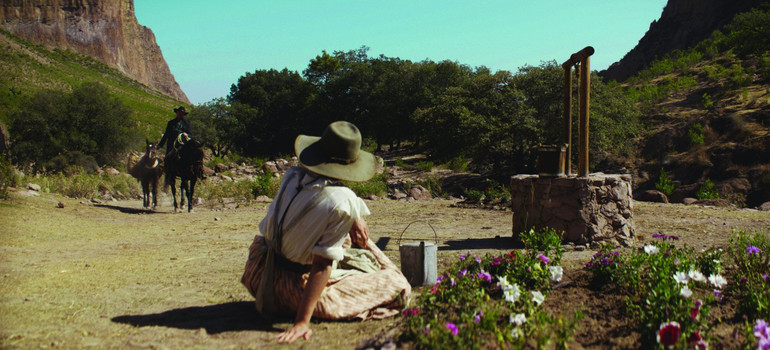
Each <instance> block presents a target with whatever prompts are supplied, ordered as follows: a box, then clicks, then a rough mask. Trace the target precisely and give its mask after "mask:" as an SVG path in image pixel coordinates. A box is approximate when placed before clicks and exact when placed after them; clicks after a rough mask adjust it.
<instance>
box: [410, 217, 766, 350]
mask: <svg viewBox="0 0 770 350" xmlns="http://www.w3.org/2000/svg"><path fill="white" fill-rule="evenodd" d="M521 237H522V241H523V242H524V245H525V249H522V250H513V251H511V252H509V253H507V254H503V255H497V256H495V255H486V256H483V257H480V256H476V255H473V254H472V253H470V252H469V253H465V254H461V255H460V258H459V259H458V261H456V262H455V263H454V264H452V265H451V266H450V268H448V270H447V271H446V273H444V274H443V275H442V276H441V278H440V279H439V281H438V282H437V283H436V285H435V286H433V287H432V288H431V289H430V290H428V291H426V292H425V293H424V294H423V295H422V296H421V297H420V298H419V300H417V302H416V303H414V305H413V306H412V307H411V308H409V309H406V310H405V311H404V313H403V319H402V328H403V331H402V336H401V341H402V342H409V343H411V344H412V345H413V346H414V347H416V348H479V347H484V348H541V347H556V348H566V347H567V346H568V344H570V342H572V341H573V340H572V339H573V338H574V337H575V336H576V334H578V333H580V332H582V331H583V330H582V328H584V327H582V321H581V319H582V318H583V317H584V315H585V314H586V313H589V314H590V315H591V317H594V316H595V314H594V312H595V310H591V309H589V308H588V307H586V306H584V307H582V308H580V307H578V308H574V307H570V308H565V309H569V310H568V311H564V310H561V308H560V307H558V306H557V307H554V306H551V307H544V305H545V304H548V303H551V304H552V305H558V304H559V302H560V301H561V300H558V299H555V300H553V301H551V300H550V299H551V298H550V297H549V295H550V293H551V292H552V291H554V290H557V291H558V292H559V293H562V294H561V295H564V294H563V293H567V292H566V291H565V290H567V289H569V288H571V287H569V286H567V287H565V285H569V284H570V283H569V282H567V283H560V282H562V281H561V280H562V278H563V276H564V274H565V271H564V269H563V268H562V267H561V266H560V260H561V255H562V252H561V245H560V243H559V239H558V238H559V234H557V233H556V232H554V231H553V230H548V229H547V230H543V231H541V232H535V231H530V232H529V233H528V234H527V233H525V234H522V235H521ZM678 243H679V242H678V240H677V237H674V236H667V235H663V234H659V235H655V237H654V241H653V242H652V243H651V244H647V245H645V246H644V247H641V248H639V249H636V250H629V251H624V252H620V251H616V250H613V249H612V248H611V247H604V248H602V249H601V250H600V251H599V252H597V253H596V254H594V255H593V256H592V257H591V258H590V260H589V261H587V262H585V265H584V266H585V267H584V272H582V273H581V275H580V276H583V277H584V279H586V280H588V281H584V282H586V285H587V287H588V288H589V289H588V291H589V293H590V294H593V295H592V296H591V297H593V298H607V299H612V298H616V299H615V300H617V298H618V297H620V298H622V299H620V300H622V302H619V303H617V304H619V305H616V307H617V308H618V309H621V311H620V312H617V313H616V314H614V315H613V317H621V318H623V320H622V322H624V323H625V324H626V325H627V327H628V330H630V331H631V332H633V333H635V334H638V336H637V337H634V338H633V339H630V340H627V341H628V342H631V344H634V345H627V347H631V348H634V347H636V348H656V347H658V348H664V347H665V348H677V349H692V348H698V349H704V348H708V347H709V344H711V345H712V348H714V347H719V345H720V344H721V345H725V344H726V343H725V342H727V344H728V346H733V347H735V346H740V347H744V348H760V349H767V348H770V330H769V329H770V328H768V326H767V323H766V322H765V321H766V320H768V319H770V314H768V306H769V302H770V294H768V293H770V292H769V290H770V278H769V277H768V274H770V265H768V261H769V260H768V259H769V258H768V257H769V256H770V239H769V238H768V233H767V232H743V231H735V232H734V234H733V236H732V238H731V240H730V247H729V249H728V251H727V254H724V252H723V251H722V250H719V249H715V248H714V249H706V250H704V251H701V252H695V251H693V249H691V248H687V247H686V246H683V247H678V246H677V244H678ZM570 273H572V272H571V271H570ZM576 274H577V273H576ZM557 287H559V289H557ZM559 293H557V294H559ZM727 319H730V320H733V321H732V323H733V324H735V325H737V326H736V327H735V331H734V332H733V333H734V336H733V337H732V339H727V340H725V339H722V338H721V337H718V336H715V335H712V331H713V330H714V328H715V326H716V325H717V324H719V323H720V322H722V321H723V320H727ZM734 320H739V321H734ZM741 320H742V321H741ZM591 321H592V322H594V321H595V320H591ZM599 344H604V345H608V346H609V344H612V343H611V342H607V341H605V342H604V343H599ZM583 345H588V344H583ZM594 345H597V344H596V343H594ZM600 347H601V346H600Z"/></svg>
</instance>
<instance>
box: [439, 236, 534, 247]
mask: <svg viewBox="0 0 770 350" xmlns="http://www.w3.org/2000/svg"><path fill="white" fill-rule="evenodd" d="M521 248H524V245H522V244H520V243H517V242H516V241H514V240H513V238H511V237H499V236H498V237H494V238H466V239H460V240H451V241H443V242H442V244H441V245H439V247H438V250H466V249H521Z"/></svg>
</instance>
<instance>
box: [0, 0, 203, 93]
mask: <svg viewBox="0 0 770 350" xmlns="http://www.w3.org/2000/svg"><path fill="white" fill-rule="evenodd" d="M0 25H2V27H3V28H4V29H5V30H7V31H9V32H11V33H13V34H14V35H17V36H19V37H22V38H25V39H26V40H29V41H31V42H33V43H37V44H41V45H44V46H46V47H49V48H59V49H69V50H72V51H75V52H78V53H81V54H85V55H89V56H92V57H94V58H96V59H98V60H100V61H102V62H104V63H105V64H107V65H109V66H111V67H115V68H116V69H118V70H120V71H121V72H123V73H124V74H126V75H127V76H129V77H131V78H133V79H135V80H137V81H139V82H140V83H142V84H145V85H147V86H148V87H150V88H152V89H155V90H158V91H160V92H162V93H164V94H167V95H169V96H171V97H173V98H176V99H178V100H181V101H184V102H188V103H189V100H188V99H187V96H186V95H185V93H184V92H183V91H182V89H181V88H180V87H179V84H178V83H177V82H176V80H175V79H174V76H173V75H172V74H171V71H170V70H169V68H168V64H166V60H165V59H163V54H162V53H161V51H160V47H159V46H158V44H157V43H156V42H155V35H154V34H153V33H152V31H151V30H150V29H149V28H147V27H145V26H142V25H140V24H139V23H138V22H137V20H136V15H135V14H134V1H133V0H3V1H2V2H0Z"/></svg>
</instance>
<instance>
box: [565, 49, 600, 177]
mask: <svg viewBox="0 0 770 350" xmlns="http://www.w3.org/2000/svg"><path fill="white" fill-rule="evenodd" d="M593 54H594V48H593V47H591V46H586V47H585V48H583V49H582V50H580V51H578V52H575V53H574V54H572V55H571V56H570V58H569V59H568V60H567V61H565V62H564V63H562V65H561V66H562V68H564V141H565V142H566V143H567V159H566V165H565V167H566V169H565V173H566V174H569V173H570V171H571V166H572V158H571V154H572V67H573V66H575V65H577V64H578V63H579V64H580V72H579V77H580V86H579V88H578V96H579V97H578V109H579V114H580V115H579V122H578V176H581V177H586V176H588V119H589V109H590V108H589V103H590V93H591V55H593Z"/></svg>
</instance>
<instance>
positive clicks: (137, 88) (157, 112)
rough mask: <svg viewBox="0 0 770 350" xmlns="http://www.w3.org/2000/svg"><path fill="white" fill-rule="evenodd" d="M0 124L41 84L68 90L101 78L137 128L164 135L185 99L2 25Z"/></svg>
mask: <svg viewBox="0 0 770 350" xmlns="http://www.w3.org/2000/svg"><path fill="white" fill-rule="evenodd" d="M0 71H2V72H3V74H0V123H7V122H8V118H9V116H10V115H11V114H12V113H13V112H14V111H15V110H17V109H18V108H19V107H20V106H21V104H22V103H23V101H24V99H25V98H26V97H29V96H31V95H33V94H34V93H35V92H36V91H38V90H41V89H53V90H59V91H70V90H71V89H72V88H73V87H75V86H79V85H80V84H82V83H83V82H91V81H96V82H99V83H102V84H103V85H104V86H105V87H106V88H107V89H109V90H110V92H111V93H112V94H114V95H115V96H117V97H118V98H119V99H120V100H122V101H123V103H124V104H126V105H127V106H128V107H130V108H131V110H132V111H133V113H134V115H133V117H134V119H135V120H136V122H137V125H138V127H139V131H140V132H141V133H142V134H143V136H146V137H149V138H150V139H151V140H156V139H158V138H160V133H161V132H162V131H163V127H164V125H165V122H166V121H167V120H168V119H170V118H172V117H173V113H172V110H173V108H174V107H175V106H179V105H180V104H184V103H182V102H180V101H178V100H176V99H174V98H171V97H169V96H167V95H165V94H163V93H160V92H158V91H156V90H154V89H151V88H149V87H147V86H145V85H143V84H141V83H139V82H137V81H135V80H133V79H131V78H129V77H126V76H125V75H124V74H123V73H121V72H120V71H118V70H117V69H114V68H111V67H109V66H107V65H106V64H104V63H102V62H99V61H97V60H96V59H94V58H92V57H89V56H85V55H81V54H77V53H74V52H72V51H69V50H59V49H54V50H49V49H46V48H45V47H43V46H40V45H35V44H32V43H30V42H29V41H26V40H24V39H21V38H19V37H16V36H14V35H13V34H10V33H8V32H6V31H4V30H1V29H0Z"/></svg>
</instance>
